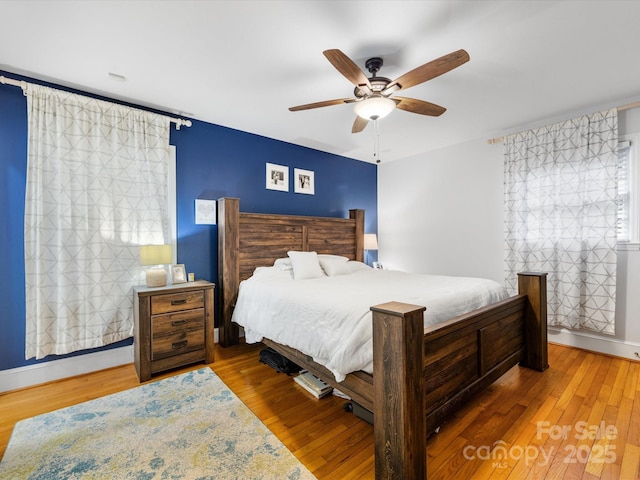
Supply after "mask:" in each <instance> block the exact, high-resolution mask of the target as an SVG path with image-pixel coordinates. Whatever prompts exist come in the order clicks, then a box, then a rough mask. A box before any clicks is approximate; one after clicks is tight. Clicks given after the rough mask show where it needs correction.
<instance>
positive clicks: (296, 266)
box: [287, 251, 325, 280]
mask: <svg viewBox="0 0 640 480" xmlns="http://www.w3.org/2000/svg"><path fill="white" fill-rule="evenodd" d="M287 255H289V258H290V259H291V265H292V266H293V278H294V279H295V280H306V279H311V278H319V277H324V276H325V275H324V271H323V270H322V267H320V262H318V254H317V253H316V252H294V251H290V252H287Z"/></svg>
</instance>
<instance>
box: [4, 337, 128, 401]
mask: <svg viewBox="0 0 640 480" xmlns="http://www.w3.org/2000/svg"><path fill="white" fill-rule="evenodd" d="M127 363H133V345H127V346H126V347H120V348H112V349H111V350H104V351H102V352H94V353H88V354H86V355H78V356H77V357H69V358H63V359H61V360H52V361H51V362H43V363H35V364H33V365H26V366H24V367H18V368H12V369H11V370H3V371H1V372H0V393H1V392H8V391H10V390H18V389H20V388H25V387H31V386H33V385H38V384H41V383H46V382H52V381H54V380H60V379H61V378H67V377H74V376H76V375H82V374H84V373H89V372H97V371H98V370H104V369H106V368H112V367H117V366H119V365H126V364H127Z"/></svg>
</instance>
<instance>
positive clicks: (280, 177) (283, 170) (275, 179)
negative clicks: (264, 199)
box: [267, 163, 289, 192]
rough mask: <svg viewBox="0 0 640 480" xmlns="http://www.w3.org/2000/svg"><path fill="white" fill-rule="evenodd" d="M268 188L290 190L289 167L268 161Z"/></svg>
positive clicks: (282, 190)
mask: <svg viewBox="0 0 640 480" xmlns="http://www.w3.org/2000/svg"><path fill="white" fill-rule="evenodd" d="M267 188H268V189H269V190H280V191H281V192H288V191H289V167H285V166H284V165H276V164H274V163H267Z"/></svg>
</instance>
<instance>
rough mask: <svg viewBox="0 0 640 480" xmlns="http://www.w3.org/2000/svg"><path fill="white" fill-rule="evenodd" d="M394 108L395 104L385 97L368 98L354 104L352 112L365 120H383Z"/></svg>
mask: <svg viewBox="0 0 640 480" xmlns="http://www.w3.org/2000/svg"><path fill="white" fill-rule="evenodd" d="M394 108H396V102H394V101H393V100H391V99H390V98H386V97H369V98H367V99H366V100H361V101H359V102H358V103H356V105H355V107H354V108H353V110H354V111H355V112H356V115H358V116H359V117H362V118H364V119H365V120H377V119H379V118H384V117H386V116H387V115H389V114H390V113H391V111H392V110H393V109H394Z"/></svg>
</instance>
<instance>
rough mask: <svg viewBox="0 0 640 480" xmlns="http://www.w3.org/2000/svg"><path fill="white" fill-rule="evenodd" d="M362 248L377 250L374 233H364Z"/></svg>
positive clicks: (376, 239) (376, 240)
mask: <svg viewBox="0 0 640 480" xmlns="http://www.w3.org/2000/svg"><path fill="white" fill-rule="evenodd" d="M364 249H365V250H377V249H378V237H377V236H376V234H375V233H365V234H364Z"/></svg>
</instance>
